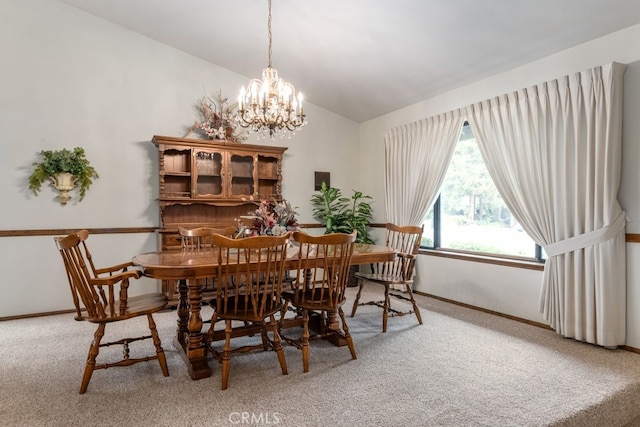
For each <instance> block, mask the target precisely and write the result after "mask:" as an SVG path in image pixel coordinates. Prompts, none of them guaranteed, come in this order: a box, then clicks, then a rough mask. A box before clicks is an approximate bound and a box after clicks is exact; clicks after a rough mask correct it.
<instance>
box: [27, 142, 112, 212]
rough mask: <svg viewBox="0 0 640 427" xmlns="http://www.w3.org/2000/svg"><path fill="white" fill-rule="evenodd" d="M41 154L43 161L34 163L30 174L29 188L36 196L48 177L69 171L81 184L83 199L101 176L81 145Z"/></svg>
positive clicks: (41, 152) (80, 192) (79, 184)
mask: <svg viewBox="0 0 640 427" xmlns="http://www.w3.org/2000/svg"><path fill="white" fill-rule="evenodd" d="M39 154H40V155H41V156H42V161H41V162H34V163H33V166H35V168H34V170H33V172H32V173H31V175H30V176H29V189H30V190H31V191H33V194H35V195H36V196H37V195H38V191H40V189H41V188H42V184H43V183H44V182H45V181H46V180H47V179H52V180H53V177H54V176H55V175H56V174H59V173H64V172H67V173H70V174H71V175H73V177H74V181H75V184H76V185H78V186H79V189H78V192H79V194H80V201H82V199H84V196H85V194H86V193H87V190H88V189H89V187H90V186H91V184H93V180H94V179H95V178H99V176H98V173H97V172H96V170H95V169H94V168H93V166H91V164H90V163H89V160H87V158H86V155H85V152H84V149H83V148H81V147H76V148H74V149H73V151H70V150H67V149H66V148H63V149H62V150H56V151H50V150H42V151H40V153H39Z"/></svg>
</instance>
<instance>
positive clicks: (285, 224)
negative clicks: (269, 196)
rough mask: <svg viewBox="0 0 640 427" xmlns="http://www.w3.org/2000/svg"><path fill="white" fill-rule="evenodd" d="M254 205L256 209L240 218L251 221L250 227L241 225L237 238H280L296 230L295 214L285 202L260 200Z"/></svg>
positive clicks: (292, 208) (293, 209)
mask: <svg viewBox="0 0 640 427" xmlns="http://www.w3.org/2000/svg"><path fill="white" fill-rule="evenodd" d="M254 203H255V204H256V205H257V206H258V207H257V208H256V209H255V210H253V211H250V212H249V215H248V216H244V217H242V218H243V219H248V220H251V225H249V226H247V225H243V224H241V225H240V227H239V229H238V236H239V237H248V236H281V235H283V234H284V233H286V232H287V231H293V230H296V229H297V228H298V220H297V219H296V215H297V212H296V211H295V208H294V207H292V206H291V204H290V203H289V202H287V201H286V200H283V201H281V202H276V201H272V200H262V201H261V202H254Z"/></svg>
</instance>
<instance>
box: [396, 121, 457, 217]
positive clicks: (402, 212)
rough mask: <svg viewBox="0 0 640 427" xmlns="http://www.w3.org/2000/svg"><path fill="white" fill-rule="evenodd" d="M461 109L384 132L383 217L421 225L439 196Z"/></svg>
mask: <svg viewBox="0 0 640 427" xmlns="http://www.w3.org/2000/svg"><path fill="white" fill-rule="evenodd" d="M463 124H464V117H463V115H462V114H461V111H460V110H456V111H452V112H449V113H446V114H440V115H438V116H433V117H429V118H427V119H424V120H420V121H418V122H414V123H410V124H407V125H403V126H399V127H397V128H393V129H390V130H388V131H387V132H386V134H385V203H386V220H387V221H388V222H392V223H394V224H397V225H418V226H419V225H421V224H422V222H423V219H424V217H425V215H426V214H427V211H428V210H429V208H430V207H431V204H432V203H433V202H434V200H435V198H436V197H437V195H438V191H439V190H440V186H441V185H442V181H443V180H444V176H445V174H446V171H447V168H448V166H449V163H450V162H451V156H453V151H454V149H455V146H456V142H457V141H458V138H459V136H460V131H461V130H462V125H463Z"/></svg>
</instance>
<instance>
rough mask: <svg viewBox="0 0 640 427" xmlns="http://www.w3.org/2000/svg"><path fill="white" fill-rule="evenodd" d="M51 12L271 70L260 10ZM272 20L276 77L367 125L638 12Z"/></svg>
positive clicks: (339, 0) (221, 4)
mask: <svg viewBox="0 0 640 427" xmlns="http://www.w3.org/2000/svg"><path fill="white" fill-rule="evenodd" d="M60 1H62V2H63V3H66V4H69V5H71V6H73V7H76V8H78V9H81V10H83V11H86V12H88V13H91V14H93V15H96V16H98V17H101V18H104V19H106V20H108V21H111V22H114V23H116V24H118V25H121V26H123V27H125V28H128V29H130V30H133V31H135V32H138V33H140V34H143V35H145V36H148V37H150V38H152V39H155V40H158V41H160V42H162V43H165V44H167V45H170V46H173V47H175V48H178V49H180V50H183V51H185V52H188V53H190V54H193V55H195V56H197V57H200V58H202V59H205V60H207V61H210V62H212V63H214V64H217V65H219V66H222V67H224V68H227V69H229V70H232V71H234V72H237V73H239V74H242V75H245V76H247V77H248V78H254V77H259V76H260V74H261V72H262V69H263V68H266V66H267V63H268V55H267V52H268V34H267V14H268V9H267V0H60ZM272 15H273V21H272V33H273V67H274V68H276V69H278V71H279V73H280V76H281V77H283V78H284V79H285V80H287V81H289V82H291V83H293V84H294V85H295V86H296V88H297V89H298V90H300V91H302V92H303V94H304V97H305V100H306V102H310V103H313V104H315V105H318V106H320V107H323V108H326V109H328V110H330V111H333V112H335V113H337V114H340V115H342V116H345V117H348V118H350V119H352V120H355V121H357V122H364V121H367V120H369V119H372V118H375V117H378V116H380V115H382V114H385V113H388V112H390V111H394V110H397V109H399V108H402V107H405V106H408V105H411V104H413V103H415V102H418V101H421V100H424V99H427V98H429V97H432V96H434V95H437V94H440V93H443V92H446V91H448V90H451V89H453V88H456V87H459V86H462V85H465V84H469V83H472V82H474V81H477V80H481V79H483V78H486V77H488V76H490V75H493V74H496V73H499V72H503V71H507V70H509V69H512V68H514V67H517V66H520V65H523V64H526V63H528V62H531V61H534V60H536V59H540V58H543V57H545V56H548V55H551V54H553V53H556V52H559V51H562V50H565V49H568V48H570V47H572V46H575V45H578V44H581V43H584V42H587V41H589V40H592V39H595V38H598V37H601V36H603V35H606V34H609V33H611V32H614V31H617V30H620V29H623V28H626V27H629V26H632V25H635V24H637V23H640V1H639V0H273V6H272ZM637 42H638V41H637V40H629V43H637ZM576 71H578V70H576ZM227 95H229V96H231V97H232V98H233V97H234V96H235V94H227Z"/></svg>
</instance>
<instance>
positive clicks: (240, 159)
mask: <svg viewBox="0 0 640 427" xmlns="http://www.w3.org/2000/svg"><path fill="white" fill-rule="evenodd" d="M152 142H153V144H154V145H155V146H156V147H157V148H158V172H159V189H160V191H159V197H158V204H159V208H160V229H159V235H160V244H159V248H160V250H161V251H165V250H170V249H177V248H180V245H181V239H180V236H179V234H178V227H183V228H195V227H215V228H219V227H224V226H230V225H235V226H237V225H238V220H239V219H240V217H241V216H245V215H247V213H248V212H249V211H251V210H253V209H255V205H254V203H253V202H252V201H251V198H253V199H254V200H277V201H280V200H282V157H283V154H284V152H285V151H286V149H287V148H286V147H272V146H266V145H251V144H238V143H231V142H227V141H212V140H204V139H192V138H175V137H169V136H158V135H156V136H154V137H153V140H152ZM162 289H163V292H165V294H166V295H167V297H168V298H169V304H170V305H171V306H175V305H177V303H178V292H177V287H176V282H175V281H174V280H165V281H163V283H162ZM208 296H213V295H208Z"/></svg>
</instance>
